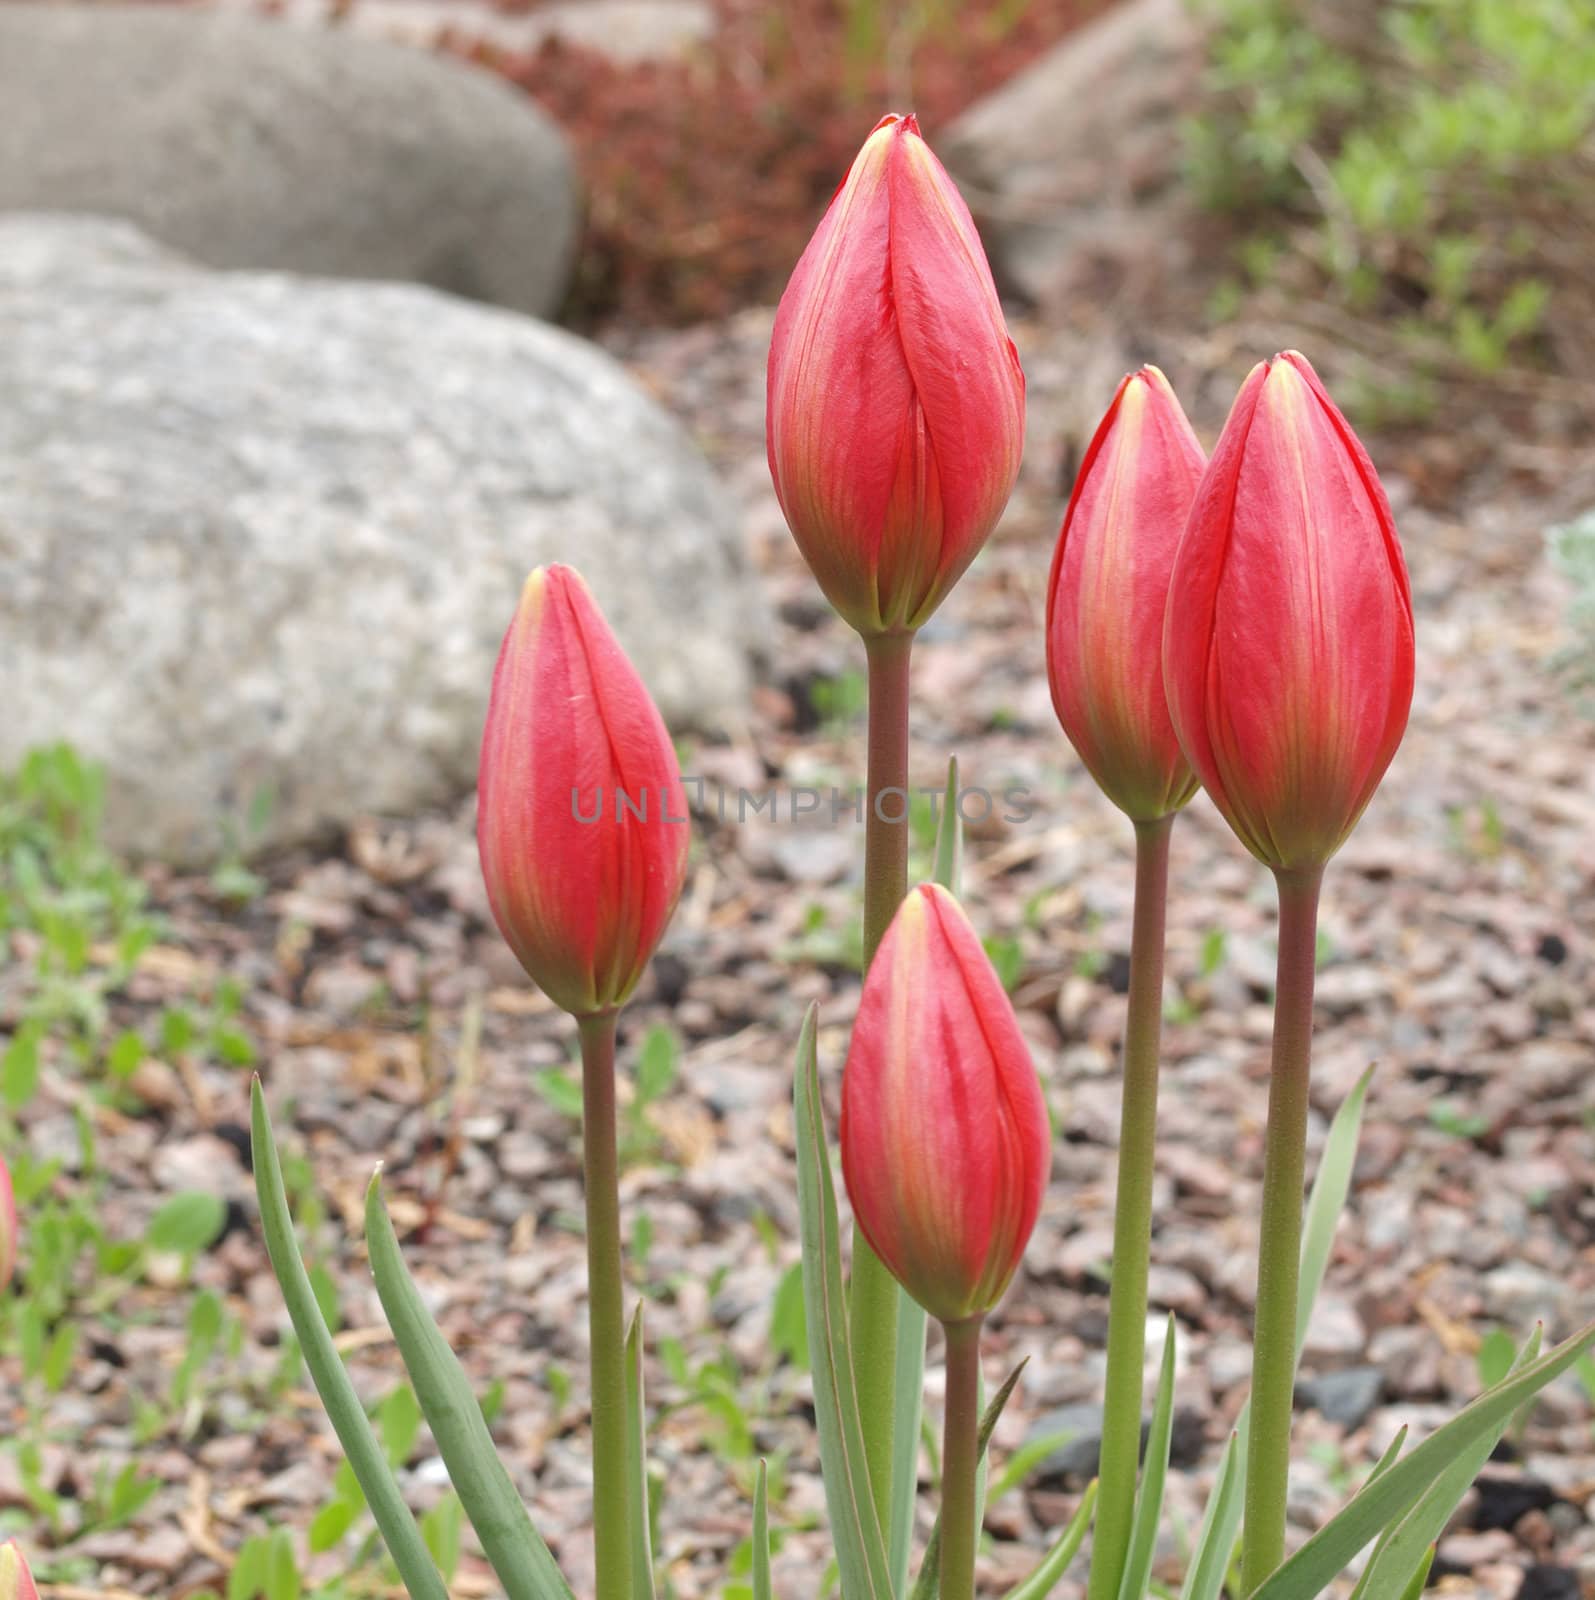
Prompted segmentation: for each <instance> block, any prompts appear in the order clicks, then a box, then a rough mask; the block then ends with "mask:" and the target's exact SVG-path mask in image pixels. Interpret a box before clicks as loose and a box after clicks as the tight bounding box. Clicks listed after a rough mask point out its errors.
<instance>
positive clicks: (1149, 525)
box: [1047, 367, 1206, 822]
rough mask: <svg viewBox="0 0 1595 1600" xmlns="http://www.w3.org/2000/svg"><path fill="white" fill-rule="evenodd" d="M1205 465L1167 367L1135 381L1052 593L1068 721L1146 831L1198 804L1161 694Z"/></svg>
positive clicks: (1056, 684)
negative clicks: (1174, 580)
mask: <svg viewBox="0 0 1595 1600" xmlns="http://www.w3.org/2000/svg"><path fill="white" fill-rule="evenodd" d="M1205 465H1206V457H1205V456H1204V455H1203V454H1202V447H1201V445H1200V444H1198V443H1197V440H1196V435H1195V434H1194V433H1193V432H1192V431H1191V425H1190V423H1189V422H1187V421H1186V420H1185V413H1184V412H1183V411H1182V410H1181V409H1180V403H1179V401H1178V400H1176V399H1175V397H1174V391H1173V390H1172V389H1171V388H1170V387H1169V382H1168V379H1167V378H1165V377H1164V376H1163V374H1162V373H1161V372H1159V371H1158V369H1157V368H1156V367H1143V368H1142V369H1141V370H1140V371H1139V372H1136V373H1132V374H1131V375H1130V376H1129V377H1127V378H1126V379H1125V380H1124V381H1123V382H1122V383H1121V384H1120V385H1119V388H1118V392H1117V393H1116V394H1115V395H1114V397H1113V403H1112V404H1111V405H1110V406H1109V407H1108V410H1107V415H1106V416H1104V417H1103V419H1102V422H1101V424H1100V425H1099V426H1098V428H1097V431H1096V436H1095V437H1094V438H1093V439H1092V441H1091V446H1090V448H1089V449H1088V450H1087V451H1086V454H1085V460H1084V461H1083V462H1082V463H1081V466H1080V476H1079V477H1078V478H1077V479H1076V480H1075V485H1074V494H1073V496H1072V497H1071V498H1070V501H1069V509H1068V511H1067V513H1066V514H1065V516H1064V519H1063V528H1062V530H1061V532H1060V533H1059V534H1058V548H1057V551H1056V553H1055V554H1054V555H1053V558H1052V576H1051V578H1050V579H1049V580H1048V584H1047V677H1048V680H1049V681H1050V683H1051V685H1052V704H1053V707H1054V708H1055V709H1056V711H1057V713H1058V721H1059V722H1061V723H1062V724H1063V731H1064V732H1065V733H1066V734H1068V736H1069V740H1070V742H1071V743H1072V744H1073V745H1074V747H1075V749H1076V750H1078V751H1079V752H1080V759H1081V760H1082V761H1084V762H1085V764H1086V766H1087V767H1088V768H1089V769H1090V772H1091V776H1092V777H1093V778H1095V779H1096V780H1097V783H1098V785H1099V786H1100V787H1101V789H1102V792H1103V793H1104V794H1106V795H1107V797H1108V798H1109V799H1110V800H1111V801H1112V802H1113V803H1114V805H1116V806H1118V807H1119V809H1120V810H1122V811H1125V812H1127V813H1128V814H1129V815H1130V816H1131V817H1132V818H1134V819H1135V820H1136V821H1137V822H1150V821H1153V820H1155V819H1156V818H1158V817H1163V816H1167V815H1168V813H1169V812H1171V811H1178V810H1179V808H1180V807H1181V806H1183V805H1184V804H1185V802H1186V801H1187V800H1189V799H1190V798H1191V796H1192V795H1193V794H1195V792H1196V778H1195V776H1194V775H1193V774H1192V772H1191V769H1190V765H1189V764H1188V763H1187V761H1186V759H1185V755H1184V753H1183V752H1182V751H1181V749H1180V745H1179V741H1178V740H1177V739H1176V738H1175V737H1174V725H1173V724H1172V723H1171V722H1170V721H1169V708H1168V701H1167V699H1166V698H1165V696H1164V693H1163V669H1162V651H1163V614H1164V612H1165V611H1166V610H1167V608H1168V594H1169V574H1170V572H1171V571H1172V570H1173V567H1174V552H1175V550H1176V549H1177V548H1178V546H1179V542H1180V535H1181V534H1182V533H1184V531H1185V519H1186V516H1187V514H1188V513H1189V511H1190V509H1191V501H1192V500H1193V499H1194V498H1195V496H1196V486H1197V484H1198V482H1200V480H1201V477H1202V468H1203V467H1204V466H1205Z"/></svg>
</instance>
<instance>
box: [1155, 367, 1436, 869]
mask: <svg viewBox="0 0 1595 1600" xmlns="http://www.w3.org/2000/svg"><path fill="white" fill-rule="evenodd" d="M1163 671H1164V679H1165V687H1166V688H1167V691H1168V699H1169V711H1170V713H1171V714H1172V716H1173V719H1174V727H1175V729H1176V731H1177V732H1178V734H1179V737H1180V743H1181V745H1182V746H1183V747H1184V749H1185V754H1186V756H1187V757H1188V758H1189V760H1190V763H1191V765H1192V767H1193V768H1195V770H1196V775H1197V777H1198V778H1200V779H1201V781H1202V783H1203V785H1204V786H1205V787H1206V789H1207V791H1208V793H1209V794H1210V795H1211V796H1212V797H1213V803H1214V804H1215V805H1216V806H1217V807H1218V809H1219V810H1220V811H1221V812H1222V813H1223V814H1224V817H1225V819H1226V820H1227V821H1228V822H1229V825H1230V826H1231V827H1232V828H1233V829H1234V830H1235V831H1236V833H1237V834H1239V835H1240V838H1241V841H1242V843H1244V844H1245V845H1246V847H1247V848H1248V849H1249V850H1250V851H1251V852H1252V853H1253V854H1254V855H1255V856H1257V857H1258V858H1259V859H1260V860H1262V861H1264V862H1266V863H1267V864H1268V865H1269V866H1271V867H1274V868H1276V869H1278V870H1284V871H1289V870H1292V869H1297V868H1305V869H1311V868H1315V867H1320V866H1322V865H1323V863H1324V862H1325V861H1327V860H1328V859H1329V857H1330V856H1332V855H1333V854H1334V853H1335V851H1336V850H1338V849H1339V848H1340V846H1341V845H1342V844H1343V843H1344V842H1345V840H1346V836H1347V835H1348V834H1349V833H1350V832H1351V830H1352V828H1353V827H1354V826H1355V825H1356V822H1357V819H1358V817H1360V816H1361V815H1362V812H1363V809H1364V807H1365V806H1366V805H1367V804H1368V802H1369V800H1371V799H1372V798H1373V792H1374V790H1375V789H1376V788H1378V786H1379V780H1380V778H1382V777H1383V776H1384V772H1385V768H1386V767H1388V766H1389V765H1390V760H1391V757H1392V756H1394V755H1395V753H1396V747H1397V745H1399V744H1400V743H1401V735H1402V733H1403V732H1404V731H1405V729H1406V726H1407V711H1408V708H1409V707H1410V705H1411V703H1412V680H1413V641H1412V593H1411V589H1410V587H1409V586H1408V582H1407V566H1406V562H1405V561H1404V560H1403V558H1402V554H1401V545H1400V542H1399V540H1398V539H1397V537H1396V527H1395V522H1394V520H1393V518H1392V517H1391V514H1390V502H1389V501H1388V500H1387V499H1386V498H1385V492H1384V489H1383V488H1382V487H1381V486H1380V483H1379V478H1378V476H1377V474H1376V473H1375V472H1374V469H1373V463H1372V462H1371V461H1369V459H1368V454H1367V452H1366V451H1365V450H1364V449H1363V447H1362V445H1361V444H1360V443H1359V442H1358V440H1357V436H1356V435H1355V434H1354V433H1353V432H1352V431H1351V427H1350V425H1349V424H1348V423H1347V421H1346V419H1345V418H1344V417H1343V416H1342V415H1341V414H1340V412H1339V411H1338V410H1337V409H1336V407H1335V403H1334V402H1333V401H1332V400H1331V399H1330V398H1329V396H1328V394H1327V393H1325V391H1324V387H1323V385H1322V384H1321V383H1320V382H1319V381H1318V375H1317V373H1315V372H1314V371H1313V369H1312V367H1311V366H1309V365H1308V363H1307V360H1306V358H1305V357H1303V356H1300V355H1297V354H1296V353H1295V352H1294V351H1290V352H1287V353H1286V354H1284V355H1281V356H1276V357H1275V358H1274V359H1273V360H1272V361H1265V362H1262V363H1261V364H1260V365H1258V366H1257V367H1255V368H1253V370H1252V373H1251V376H1250V377H1248V378H1247V380H1246V382H1245V384H1244V385H1243V386H1242V388H1241V392H1240V394H1239V396H1238V397H1237V398H1236V401H1235V406H1234V409H1233V410H1232V411H1231V412H1230V415H1229V421H1228V422H1227V423H1226V424H1225V425H1224V432H1223V434H1222V436H1221V437H1220V439H1219V441H1218V444H1217V445H1216V446H1215V448H1214V451H1213V459H1212V461H1211V462H1210V463H1209V464H1208V469H1207V473H1206V475H1205V476H1204V477H1203V479H1202V483H1201V487H1200V488H1199V489H1198V490H1197V495H1196V502H1195V504H1194V505H1193V506H1192V508H1191V517H1190V521H1189V523H1188V524H1187V526H1186V532H1185V537H1184V539H1183V540H1182V541H1181V544H1180V549H1179V555H1178V556H1177V558H1176V560H1175V564H1174V576H1173V579H1172V581H1171V583H1170V586H1169V608H1168V617H1167V621H1166V623H1165V630H1164V638H1163Z"/></svg>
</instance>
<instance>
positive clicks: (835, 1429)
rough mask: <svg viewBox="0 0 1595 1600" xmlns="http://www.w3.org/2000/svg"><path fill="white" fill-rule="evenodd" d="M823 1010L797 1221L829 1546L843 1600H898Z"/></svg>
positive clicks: (799, 1092) (803, 1093) (800, 1052)
mask: <svg viewBox="0 0 1595 1600" xmlns="http://www.w3.org/2000/svg"><path fill="white" fill-rule="evenodd" d="M816 1012H817V1008H816V1007H814V1006H810V1007H809V1009H808V1013H807V1015H806V1016H805V1017H804V1019H803V1030H802V1032H801V1034H800V1035H799V1036H798V1047H797V1081H796V1085H795V1087H794V1091H793V1127H794V1134H795V1138H796V1143H797V1169H798V1217H799V1227H800V1232H801V1235H802V1244H803V1304H804V1310H805V1312H806V1314H807V1317H808V1327H809V1357H810V1360H811V1362H812V1364H813V1374H814V1413H815V1423H816V1426H817V1429H818V1432H819V1436H820V1466H821V1470H822V1475H823V1477H824V1480H825V1503H826V1507H827V1509H828V1510H829V1512H830V1522H831V1538H832V1542H833V1543H834V1544H835V1546H836V1562H837V1569H838V1571H839V1573H840V1576H841V1583H842V1600H892V1596H893V1594H894V1591H893V1589H892V1582H891V1574H890V1570H889V1568H888V1567H887V1562H886V1545H885V1541H884V1540H883V1539H882V1537H881V1525H880V1519H879V1517H877V1516H876V1514H875V1501H874V1498H873V1497H872V1495H871V1493H870V1486H869V1467H868V1465H867V1463H866V1462H865V1458H864V1432H863V1428H862V1427H861V1425H860V1423H859V1415H858V1391H857V1390H856V1388H855V1387H854V1384H853V1352H852V1345H851V1343H850V1342H849V1339H848V1332H847V1301H846V1298H845V1296H844V1294H843V1291H842V1245H841V1237H840V1231H839V1227H838V1224H837V1217H836V1186H835V1184H834V1183H833V1181H832V1178H831V1153H830V1146H829V1145H828V1143H827V1142H826V1137H825V1119H824V1114H823V1111H822V1109H821V1106H820V1066H819V1055H818V1049H817V1045H816V1038H815V1035H816V1029H817V1018H816Z"/></svg>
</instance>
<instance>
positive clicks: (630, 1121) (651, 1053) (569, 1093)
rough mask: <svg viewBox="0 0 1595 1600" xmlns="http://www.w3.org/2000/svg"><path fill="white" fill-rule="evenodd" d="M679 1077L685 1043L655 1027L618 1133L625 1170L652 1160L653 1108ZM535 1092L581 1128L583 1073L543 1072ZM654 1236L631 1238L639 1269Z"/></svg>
mask: <svg viewBox="0 0 1595 1600" xmlns="http://www.w3.org/2000/svg"><path fill="white" fill-rule="evenodd" d="M680 1075H681V1040H680V1039H679V1038H677V1036H676V1034H675V1031H674V1030H673V1029H671V1028H669V1027H667V1026H665V1024H664V1023H657V1024H655V1025H654V1026H653V1027H651V1028H650V1029H649V1030H648V1031H647V1033H645V1034H644V1035H643V1040H642V1045H641V1047H640V1048H639V1049H638V1051H637V1065H636V1071H635V1073H634V1074H633V1076H632V1078H631V1094H630V1096H629V1097H627V1098H626V1099H625V1101H624V1103H623V1106H622V1109H621V1118H620V1129H619V1136H618V1137H619V1152H620V1162H621V1165H622V1166H636V1165H638V1164H639V1163H642V1162H645V1161H648V1160H651V1159H652V1158H653V1157H654V1155H655V1154H656V1153H657V1150H658V1146H659V1130H658V1129H657V1128H656V1127H655V1126H654V1119H653V1108H654V1107H655V1106H656V1105H657V1104H658V1103H659V1102H660V1101H661V1100H663V1099H664V1098H665V1096H666V1095H668V1094H669V1093H670V1091H671V1090H672V1089H673V1088H674V1087H675V1084H676V1079H677V1078H678V1077H680ZM532 1081H533V1082H534V1083H535V1084H536V1085H537V1092H538V1093H539V1094H540V1095H542V1097H543V1099H544V1100H545V1101H547V1102H548V1104H549V1105H550V1106H551V1107H552V1108H553V1109H554V1110H555V1111H557V1112H558V1113H559V1114H560V1115H561V1116H565V1117H570V1118H571V1119H572V1120H574V1121H577V1122H579V1121H580V1120H581V1115H582V1086H581V1068H580V1066H579V1065H573V1066H570V1067H544V1068H543V1070H542V1071H541V1072H539V1073H538V1074H537V1075H536V1077H535V1078H534V1079H533V1080H532ZM650 1242H651V1235H647V1236H645V1237H644V1238H643V1239H642V1240H640V1241H639V1240H638V1239H637V1238H636V1237H635V1236H634V1237H633V1240H632V1243H633V1244H634V1245H637V1244H639V1243H640V1244H641V1245H642V1248H641V1249H640V1250H639V1251H638V1259H639V1264H641V1263H642V1262H643V1261H644V1260H645V1259H646V1257H647V1253H648V1249H647V1247H648V1244H649V1243H650Z"/></svg>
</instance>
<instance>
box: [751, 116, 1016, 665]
mask: <svg viewBox="0 0 1595 1600" xmlns="http://www.w3.org/2000/svg"><path fill="white" fill-rule="evenodd" d="M1024 424H1025V380H1024V373H1023V372H1022V371H1021V370H1020V367H1019V356H1018V352H1017V351H1016V350H1015V349H1014V347H1013V342H1012V341H1011V340H1010V339H1009V337H1008V329H1007V325H1006V324H1005V323H1004V321H1003V316H1002V307H1001V305H1000V304H999V303H998V300H997V291H996V287H995V286H994V284H993V283H992V278H991V269H990V267H989V266H988V265H987V264H986V257H985V252H984V251H983V250H982V249H981V245H980V236H979V234H978V233H977V232H976V231H975V224H974V222H973V220H972V219H971V217H970V215H969V208H968V207H967V206H966V205H965V204H964V202H963V199H962V197H961V196H960V195H959V193H958V190H957V188H956V187H955V186H954V185H953V181H952V179H951V178H949V177H948V176H947V173H946V172H945V171H944V170H943V168H942V165H941V163H940V162H939V161H937V159H936V157H935V156H934V155H932V154H931V151H930V147H929V146H928V145H927V144H926V143H925V141H924V140H923V139H922V138H921V137H920V133H919V124H918V123H917V122H916V121H915V120H914V118H913V117H911V116H909V117H895V116H892V117H885V118H883V119H882V120H881V121H880V122H879V123H878V124H877V125H876V127H875V130H874V131H873V132H872V133H871V134H870V136H869V138H868V139H867V140H866V141H865V143H864V147H863V149H862V150H860V151H859V153H858V155H857V157H856V158H855V159H854V161H853V165H852V168H851V170H850V171H849V172H848V175H847V178H846V180H845V181H844V182H843V184H842V186H841V188H840V189H838V190H837V192H836V196H835V198H834V199H833V200H832V201H831V206H830V209H829V210H828V211H827V212H826V213H825V216H824V219H823V220H822V221H821V223H820V225H819V228H818V229H817V230H816V231H815V234H814V237H813V238H812V239H811V240H810V241H809V245H808V248H807V249H806V250H805V251H804V252H803V255H802V258H801V259H800V260H799V261H798V264H797V267H796V269H795V270H794V272H793V274H792V279H791V282H790V283H788V284H787V288H786V293H785V294H784V295H782V297H781V305H780V309H779V310H778V311H777V312H776V318H775V330H774V333H773V335H772V337H771V341H770V363H769V386H768V395H767V406H766V413H765V430H766V438H767V442H768V445H769V454H770V474H771V476H772V477H773V478H774V480H775V492H776V495H777V497H778V498H779V500H780V502H781V509H782V510H783V511H784V512H785V513H786V520H787V522H788V523H789V524H790V526H791V529H792V533H793V536H794V538H796V540H797V543H798V548H799V549H800V550H801V551H802V552H803V556H804V559H805V560H806V561H807V562H808V564H809V566H810V567H811V568H812V569H813V572H814V576H815V577H816V578H817V579H818V580H819V585H820V587H821V588H822V589H823V590H824V591H825V594H826V596H827V598H828V599H829V600H830V602H831V604H832V605H833V606H835V607H836V609H837V611H838V612H840V613H841V615H842V617H843V619H844V620H845V621H846V622H848V623H849V624H851V625H852V626H853V627H854V628H856V629H857V630H858V631H859V632H860V633H862V634H864V635H865V636H866V637H867V636H870V635H873V634H880V633H898V632H912V631H913V630H914V629H916V628H918V627H919V626H920V624H921V623H923V622H924V621H925V619H926V618H927V617H929V616H930V614H931V613H932V612H933V611H934V610H935V609H936V607H937V606H939V605H940V604H941V602H942V601H943V600H944V599H945V598H946V596H947V593H948V591H949V590H950V589H951V588H952V586H953V585H954V584H955V583H956V582H957V581H958V579H959V578H960V576H962V574H963V572H964V569H965V568H966V567H968V565H969V563H970V562H971V561H973V560H974V558H975V556H976V554H977V553H978V552H979V550H980V547H981V546H982V545H983V544H984V543H985V542H986V539H987V536H988V535H989V534H990V533H991V530H992V528H993V527H995V526H996V523H997V518H998V517H999V516H1000V515H1001V514H1002V508H1003V507H1004V505H1006V504H1007V501H1008V496H1009V495H1010V494H1011V493H1012V491H1013V486H1014V480H1015V478H1016V477H1017V476H1018V472H1019V456H1020V451H1021V449H1022V448H1023V443H1024Z"/></svg>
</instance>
